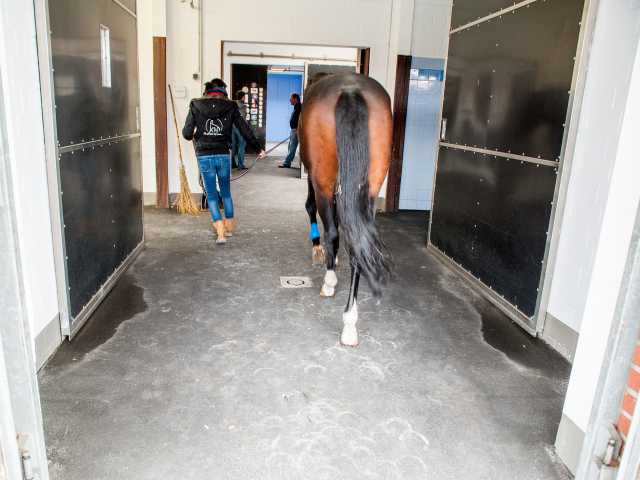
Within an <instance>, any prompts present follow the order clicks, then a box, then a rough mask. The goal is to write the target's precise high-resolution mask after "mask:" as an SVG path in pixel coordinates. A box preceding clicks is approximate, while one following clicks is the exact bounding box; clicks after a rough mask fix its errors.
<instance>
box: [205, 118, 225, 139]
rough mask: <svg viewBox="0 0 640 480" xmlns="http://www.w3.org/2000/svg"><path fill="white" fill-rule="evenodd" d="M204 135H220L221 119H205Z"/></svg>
mask: <svg viewBox="0 0 640 480" xmlns="http://www.w3.org/2000/svg"><path fill="white" fill-rule="evenodd" d="M204 135H211V136H214V137H219V136H221V135H222V120H220V119H219V118H218V119H216V120H213V119H212V118H209V119H207V123H205V126H204Z"/></svg>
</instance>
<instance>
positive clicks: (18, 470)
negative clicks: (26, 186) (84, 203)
mask: <svg viewBox="0 0 640 480" xmlns="http://www.w3.org/2000/svg"><path fill="white" fill-rule="evenodd" d="M1 3H2V1H1V0H0V4H1ZM33 8H34V9H35V8H36V6H35V4H34V6H33ZM3 15H4V14H3V13H2V9H0V32H2V28H1V27H2V26H4V25H5V22H7V21H8V19H7V18H3ZM34 17H35V15H34ZM35 21H36V20H35V18H34V27H33V28H34V31H35V28H36V27H35ZM0 36H3V34H2V33H0ZM3 43H4V42H3V40H2V39H0V44H3ZM1 58H2V55H0V59H1ZM5 66H6V65H5V63H4V61H2V62H0V69H4V68H5ZM8 75H11V72H8ZM4 91H5V85H4V82H3V80H2V76H1V75H0V142H2V146H1V147H0V151H2V153H3V154H2V155H0V205H1V206H2V209H0V229H1V231H2V235H1V236H0V238H2V239H3V240H4V245H3V252H4V253H3V256H5V255H6V259H5V261H3V262H2V263H3V264H5V263H6V267H8V268H3V269H2V270H1V271H0V277H1V279H2V289H3V293H2V297H5V296H6V297H5V298H6V300H7V301H6V304H5V302H4V301H3V302H2V305H0V308H3V309H4V310H5V311H3V318H2V320H0V474H3V476H4V474H6V478H8V479H19V478H23V468H24V467H23V466H24V465H26V464H27V462H28V464H29V465H28V466H29V467H30V468H31V469H32V471H33V472H34V473H35V474H36V475H37V476H38V478H39V479H40V480H48V479H49V472H48V463H47V452H46V448H45V437H44V427H43V422H42V409H41V406H40V394H39V391H38V378H37V374H36V366H35V362H34V359H35V355H34V351H33V349H34V339H33V337H32V333H31V331H30V325H29V319H28V318H27V313H26V304H25V291H24V281H23V273H22V268H21V263H20V251H19V242H18V234H17V219H16V216H15V211H16V210H15V208H14V204H15V197H14V193H13V184H12V176H11V162H10V161H9V156H10V155H12V153H11V150H10V149H9V139H8V138H7V130H6V120H7V119H6V116H5V115H6V111H7V110H6V109H5V108H4ZM14 141H15V140H14ZM2 297H0V299H1V300H4V298H2Z"/></svg>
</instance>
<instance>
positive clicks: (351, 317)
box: [340, 300, 358, 347]
mask: <svg viewBox="0 0 640 480" xmlns="http://www.w3.org/2000/svg"><path fill="white" fill-rule="evenodd" d="M342 323H343V326H342V335H341V336H340V343H342V345H346V346H347V347H357V346H358V329H357V328H356V323H358V302H356V301H355V300H354V301H353V305H352V306H351V309H349V311H347V312H344V313H343V314H342Z"/></svg>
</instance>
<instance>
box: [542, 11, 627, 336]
mask: <svg viewBox="0 0 640 480" xmlns="http://www.w3.org/2000/svg"><path fill="white" fill-rule="evenodd" d="M623 3H624V4H630V3H633V2H628V1H627V2H623ZM603 5H607V7H604V8H603V7H601V8H600V10H599V12H598V14H597V20H596V32H595V33H594V35H595V36H596V37H595V43H594V45H593V50H592V52H591V58H590V60H589V61H590V64H589V73H588V76H587V84H586V86H585V94H584V98H583V106H582V111H581V114H580V118H579V119H578V121H579V124H578V134H577V138H576V145H575V152H574V154H573V164H572V167H571V172H570V175H571V176H570V179H569V187H568V190H567V197H566V204H565V207H564V215H563V218H562V222H561V231H560V240H559V245H558V252H557V255H556V262H555V266H554V269H553V279H552V283H551V292H550V297H549V305H548V307H547V310H548V312H549V313H550V314H551V315H553V316H554V317H555V318H557V319H558V320H560V321H561V322H563V323H564V324H566V325H567V326H569V327H570V328H571V329H573V330H574V331H579V330H580V326H581V323H582V317H583V314H584V308H585V304H586V301H587V298H588V295H589V288H590V285H591V277H592V271H593V267H594V264H595V261H596V252H597V249H598V244H599V241H600V227H601V225H602V222H603V218H604V213H605V208H606V205H607V198H608V196H609V194H610V191H611V185H610V182H611V176H612V173H613V168H614V164H615V150H616V148H617V143H616V142H617V138H618V131H619V128H620V123H621V121H622V115H623V108H622V106H623V105H624V103H625V101H626V95H625V93H626V89H627V87H628V84H629V75H630V71H631V59H633V51H632V47H631V45H630V44H629V43H628V42H627V43H626V44H625V42H624V41H623V38H621V37H619V36H618V35H616V30H618V26H617V22H618V21H619V22H620V33H621V34H623V33H627V34H628V35H632V31H633V29H632V26H631V25H629V22H630V21H631V19H633V15H631V16H630V15H629V14H630V9H631V7H630V6H627V8H626V9H625V8H622V6H621V7H620V8H617V9H614V8H613V7H609V2H606V1H605V2H604V4H603ZM636 10H637V7H636ZM612 72H616V73H615V75H612Z"/></svg>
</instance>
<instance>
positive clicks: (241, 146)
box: [231, 127, 247, 168]
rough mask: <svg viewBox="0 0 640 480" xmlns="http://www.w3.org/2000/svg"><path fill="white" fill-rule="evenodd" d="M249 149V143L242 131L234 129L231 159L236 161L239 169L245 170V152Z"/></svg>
mask: <svg viewBox="0 0 640 480" xmlns="http://www.w3.org/2000/svg"><path fill="white" fill-rule="evenodd" d="M246 147H247V141H246V140H245V139H244V137H243V136H242V134H241V133H240V130H238V129H237V128H236V127H233V131H232V133H231V158H235V159H236V164H237V165H238V168H244V151H245V148H246Z"/></svg>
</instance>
